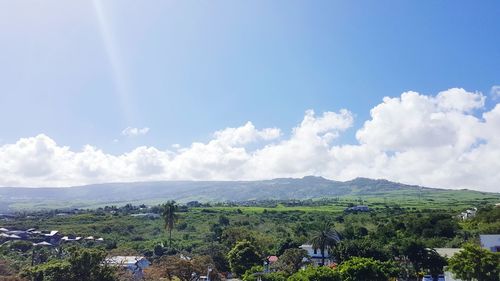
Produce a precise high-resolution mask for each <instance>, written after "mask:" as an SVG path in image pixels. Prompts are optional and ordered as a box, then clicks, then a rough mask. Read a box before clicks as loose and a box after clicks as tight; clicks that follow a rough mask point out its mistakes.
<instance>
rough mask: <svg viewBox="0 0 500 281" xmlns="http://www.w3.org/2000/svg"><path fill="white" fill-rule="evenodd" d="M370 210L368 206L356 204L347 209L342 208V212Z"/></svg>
mask: <svg viewBox="0 0 500 281" xmlns="http://www.w3.org/2000/svg"><path fill="white" fill-rule="evenodd" d="M369 211H370V208H368V206H365V205H358V206H353V207H349V208H347V209H345V210H344V212H347V213H349V212H369Z"/></svg>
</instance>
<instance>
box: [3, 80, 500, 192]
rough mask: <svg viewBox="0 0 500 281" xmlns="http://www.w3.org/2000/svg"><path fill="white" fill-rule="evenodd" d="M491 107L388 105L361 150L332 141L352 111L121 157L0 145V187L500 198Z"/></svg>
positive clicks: (45, 143)
mask: <svg viewBox="0 0 500 281" xmlns="http://www.w3.org/2000/svg"><path fill="white" fill-rule="evenodd" d="M485 98H486V97H485V96H484V95H483V94H481V93H473V92H467V91H465V90H464V89H459V88H453V89H449V90H446V91H443V92H440V93H438V94H437V95H435V96H427V95H422V94H419V93H417V92H411V91H410V92H405V93H403V94H401V96H399V97H395V98H389V97H386V98H384V100H383V102H382V103H380V104H378V105H377V106H375V107H374V108H373V109H372V110H371V112H370V114H371V118H370V119H369V120H367V121H366V122H365V123H364V124H363V126H362V127H361V128H360V129H358V130H357V132H356V140H357V143H355V144H338V141H335V140H337V139H338V138H339V136H340V135H341V134H342V133H343V132H345V131H346V130H347V129H349V128H351V127H352V126H353V122H354V116H353V113H352V112H350V111H348V110H346V109H342V110H340V111H339V112H323V113H321V114H318V113H315V112H314V111H312V110H308V111H306V112H305V115H304V118H303V120H302V122H301V123H300V124H297V126H296V127H294V128H293V130H292V131H291V133H290V135H289V136H288V137H284V134H283V133H282V131H281V130H280V129H279V128H263V129H259V128H256V127H255V126H254V125H253V124H252V123H251V122H247V123H246V124H244V125H242V126H241V127H238V128H226V129H223V130H220V131H217V132H215V133H214V134H213V137H212V139H211V140H209V141H208V142H206V143H202V142H194V143H192V144H191V145H190V146H188V147H178V148H177V147H175V148H174V149H172V150H159V149H157V148H155V147H147V146H140V147H137V148H135V149H134V150H132V151H130V152H127V153H124V154H121V155H112V154H109V153H106V152H104V151H102V150H100V149H98V148H96V147H94V146H91V145H86V146H85V147H83V148H82V149H81V150H79V151H75V150H72V149H70V148H69V147H67V146H61V145H58V144H57V143H56V142H55V141H54V140H53V139H51V138H50V137H49V136H47V135H44V134H40V135H37V136H34V137H29V138H21V139H19V140H18V141H17V142H16V143H12V144H5V145H3V146H0V186H70V185H79V184H89V183H101V182H116V181H147V180H178V179H186V180H253V179H269V178H276V177H302V176H306V175H318V176H324V177H327V178H331V179H338V180H347V179H352V178H354V177H358V176H363V177H371V178H385V179H388V180H393V181H399V182H403V183H409V184H420V185H425V186H432V187H445V188H472V189H478V190H484V191H496V192H499V191H500V173H498V171H500V161H498V159H500V104H497V105H496V106H495V107H494V108H493V109H491V110H489V111H487V110H485V108H484V103H485ZM148 130H149V129H148ZM146 133H147V132H146Z"/></svg>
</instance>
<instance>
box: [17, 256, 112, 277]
mask: <svg viewBox="0 0 500 281" xmlns="http://www.w3.org/2000/svg"><path fill="white" fill-rule="evenodd" d="M105 258H106V252H104V251H101V250H96V249H72V250H71V252H70V255H69V258H68V259H65V260H53V261H50V262H48V263H45V264H41V265H37V266H34V267H30V268H28V269H27V270H26V272H24V273H23V275H24V276H25V277H29V278H31V279H32V280H35V281H68V280H79V281H115V280H116V276H115V270H114V268H111V267H110V266H108V265H106V264H105V263H104V261H105Z"/></svg>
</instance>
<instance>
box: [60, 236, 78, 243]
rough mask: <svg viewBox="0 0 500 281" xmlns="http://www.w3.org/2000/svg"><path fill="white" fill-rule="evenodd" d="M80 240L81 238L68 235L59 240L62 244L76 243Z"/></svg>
mask: <svg viewBox="0 0 500 281" xmlns="http://www.w3.org/2000/svg"><path fill="white" fill-rule="evenodd" d="M80 240H82V237H80V236H75V235H68V236H64V237H63V238H61V241H62V242H78V241H80Z"/></svg>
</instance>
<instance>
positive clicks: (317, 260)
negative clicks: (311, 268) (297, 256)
mask: <svg viewBox="0 0 500 281" xmlns="http://www.w3.org/2000/svg"><path fill="white" fill-rule="evenodd" d="M299 248H301V249H304V250H306V251H307V254H308V255H309V258H310V260H311V262H312V263H313V264H314V265H320V264H321V262H322V260H321V259H322V256H321V250H320V249H314V248H313V246H312V245H310V244H304V245H301V246H300V247H299ZM324 254H325V264H324V265H330V264H332V263H333V260H332V259H331V258H330V253H329V252H328V249H325V253H324Z"/></svg>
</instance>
